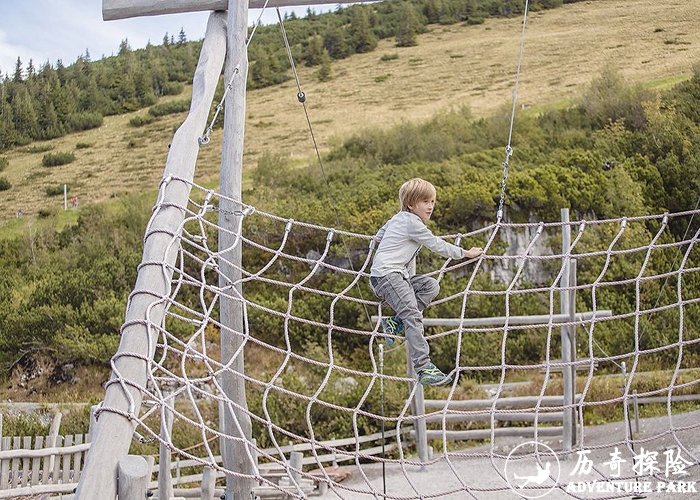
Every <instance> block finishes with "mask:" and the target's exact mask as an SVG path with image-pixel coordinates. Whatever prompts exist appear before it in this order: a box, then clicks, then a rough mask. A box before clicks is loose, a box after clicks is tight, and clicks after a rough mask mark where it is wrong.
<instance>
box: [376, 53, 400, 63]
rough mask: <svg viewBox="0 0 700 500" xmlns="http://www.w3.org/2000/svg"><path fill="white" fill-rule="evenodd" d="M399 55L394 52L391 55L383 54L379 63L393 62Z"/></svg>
mask: <svg viewBox="0 0 700 500" xmlns="http://www.w3.org/2000/svg"><path fill="white" fill-rule="evenodd" d="M398 58H399V55H398V54H397V53H396V52H394V53H393V54H384V55H383V56H382V57H381V58H380V59H379V60H380V61H393V60H395V59H398Z"/></svg>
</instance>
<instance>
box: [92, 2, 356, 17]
mask: <svg viewBox="0 0 700 500" xmlns="http://www.w3.org/2000/svg"><path fill="white" fill-rule="evenodd" d="M367 1H369V0H367ZM328 3H329V2H328V0H270V1H269V3H268V4H267V7H268V8H273V7H293V6H302V5H320V4H328ZM333 3H351V2H350V1H348V0H342V1H340V2H333ZM352 3H354V0H353V2H352ZM264 6H265V0H250V3H249V7H250V8H252V9H261V8H263V7H264ZM226 9H228V0H102V19H104V20H105V21H114V20H117V19H127V18H130V17H140V16H157V15H161V14H180V13H183V12H199V11H207V10H226Z"/></svg>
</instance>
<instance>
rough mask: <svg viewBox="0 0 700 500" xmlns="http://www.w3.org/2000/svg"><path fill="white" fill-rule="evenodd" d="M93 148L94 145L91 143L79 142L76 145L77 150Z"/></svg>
mask: <svg viewBox="0 0 700 500" xmlns="http://www.w3.org/2000/svg"><path fill="white" fill-rule="evenodd" d="M91 147H92V144H91V143H89V142H79V143H77V144H76V145H75V149H88V148H91Z"/></svg>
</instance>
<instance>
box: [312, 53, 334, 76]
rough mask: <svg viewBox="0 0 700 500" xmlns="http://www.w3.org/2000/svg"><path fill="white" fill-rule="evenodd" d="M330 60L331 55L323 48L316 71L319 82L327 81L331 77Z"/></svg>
mask: <svg viewBox="0 0 700 500" xmlns="http://www.w3.org/2000/svg"><path fill="white" fill-rule="evenodd" d="M331 62H332V59H331V56H329V55H328V51H327V50H326V49H323V53H322V55H321V67H320V68H319V69H318V71H317V72H316V77H317V78H318V80H319V81H320V82H327V81H329V80H332V79H333V75H332V72H331Z"/></svg>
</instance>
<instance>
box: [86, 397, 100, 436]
mask: <svg viewBox="0 0 700 500" xmlns="http://www.w3.org/2000/svg"><path fill="white" fill-rule="evenodd" d="M101 404H102V403H100V404H96V405H92V406H91V407H90V424H89V426H88V441H92V436H94V435H95V426H96V425H97V418H95V414H96V413H95V412H97V410H98V408H99V407H100V405H101Z"/></svg>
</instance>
